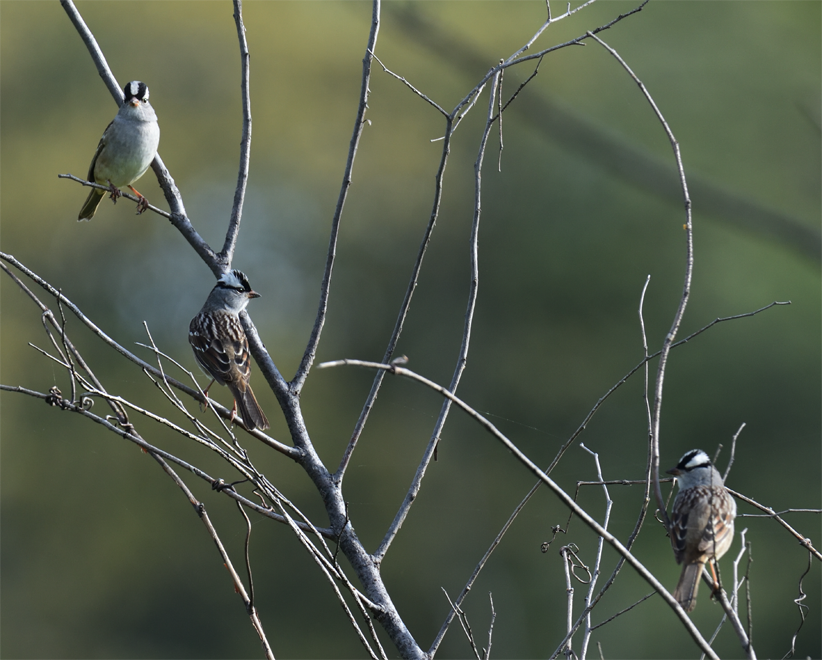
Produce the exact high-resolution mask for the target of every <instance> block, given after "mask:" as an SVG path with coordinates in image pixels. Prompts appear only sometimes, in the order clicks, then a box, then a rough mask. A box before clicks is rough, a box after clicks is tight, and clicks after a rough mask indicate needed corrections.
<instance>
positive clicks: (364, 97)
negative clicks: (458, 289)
mask: <svg viewBox="0 0 822 660" xmlns="http://www.w3.org/2000/svg"><path fill="white" fill-rule="evenodd" d="M373 2H374V4H373V9H372V12H371V32H370V34H369V36H368V45H367V46H366V49H365V56H364V57H363V60H362V85H361V86H360V104H359V107H358V108H357V118H356V119H355V121H354V132H353V134H352V135H351V142H350V143H349V146H348V159H347V161H346V163H345V172H344V174H343V180H342V185H341V186H340V194H339V197H338V198H337V207H336V209H335V210H334V217H333V219H332V220H331V237H330V239H329V241H328V254H327V256H326V260H325V272H324V273H323V280H322V284H321V285H320V302H319V306H318V308H317V317H316V319H315V321H314V327H313V328H312V329H311V337H310V338H309V340H308V345H307V346H306V347H305V353H304V354H303V359H302V360H301V361H300V366H299V367H298V368H297V373H296V374H295V375H294V379H293V380H292V381H291V387H292V389H293V391H294V392H295V393H297V394H299V392H300V391H301V390H302V388H303V385H304V384H305V379H306V378H307V377H308V372H309V370H310V369H311V365H312V364H313V362H314V357H315V356H316V354H317V346H318V345H319V343H320V336H321V335H322V330H323V325H325V317H326V314H327V313H328V295H329V292H330V290H331V271H332V270H333V268H334V259H335V257H336V254H337V239H338V237H339V232H340V221H341V220H342V213H343V208H344V207H345V200H346V199H347V198H348V191H349V189H350V188H351V177H352V175H353V172H354V159H355V158H356V156H357V148H358V147H359V144H360V138H361V137H362V132H363V128H364V127H365V124H366V119H365V112H366V110H368V96H369V94H370V92H371V90H370V89H369V83H370V81H371V63H372V60H373V59H374V54H373V53H374V49H375V48H376V46H377V35H378V34H379V31H380V10H381V0H373Z"/></svg>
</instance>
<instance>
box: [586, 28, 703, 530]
mask: <svg viewBox="0 0 822 660" xmlns="http://www.w3.org/2000/svg"><path fill="white" fill-rule="evenodd" d="M588 36H590V37H591V38H592V39H594V40H595V41H596V42H597V43H599V44H600V45H601V46H602V47H603V48H605V50H607V51H608V52H609V53H610V54H611V55H613V57H614V58H615V59H616V61H617V62H619V63H620V65H621V66H622V68H623V69H625V71H627V72H628V75H630V76H631V78H632V79H633V81H634V82H635V83H636V84H637V85H638V86H639V89H640V90H641V91H642V94H643V95H644V96H645V98H646V99H647V101H648V103H650V104H651V108H652V109H653V111H654V114H655V115H656V117H657V119H658V120H659V122H660V124H662V128H663V129H664V130H665V134H666V135H667V136H668V141H669V142H670V143H671V148H672V149H673V152H674V159H675V160H676V166H677V170H678V172H679V183H680V186H681V187H682V197H683V202H684V206H685V281H684V283H683V285H682V296H681V297H680V300H679V306H678V307H677V310H676V313H675V314H674V320H673V322H672V323H671V328H670V330H668V334H667V335H666V336H665V341H664V342H663V343H662V350H661V351H660V355H659V365H658V366H657V372H656V382H655V383H654V407H653V414H652V424H651V438H650V444H651V468H652V472H651V476H652V477H653V480H654V496H655V497H656V501H657V505H658V506H659V511H660V515H661V516H662V519H663V521H664V523H665V529H670V527H671V521H670V519H669V518H668V512H667V511H666V510H665V500H664V499H663V497H662V490H661V488H660V486H659V433H660V418H661V416H662V386H663V383H664V381H665V368H666V366H667V365H668V355H669V353H670V352H671V347H672V345H673V343H674V339H675V338H676V333H677V332H678V331H679V326H680V325H681V324H682V317H683V316H684V315H685V308H686V307H687V305H688V298H689V297H690V295H691V281H692V280H693V274H694V226H693V215H692V212H691V197H690V195H689V194H688V182H687V181H686V180H685V168H684V166H683V165H682V153H681V152H680V150H679V142H677V140H676V138H675V137H674V134H673V131H671V128H670V127H669V126H668V122H667V121H665V117H663V115H662V112H660V110H659V108H658V107H657V105H656V103H655V102H654V99H653V98H652V97H651V94H650V93H649V92H648V90H647V88H646V87H645V85H644V84H643V83H642V81H641V80H640V79H639V78H637V76H636V74H635V73H634V72H633V71H632V70H631V67H629V66H628V65H627V64H626V62H625V60H623V59H622V58H621V57H620V55H619V53H617V52H616V51H615V50H614V49H613V48H611V47H610V46H609V45H608V44H606V43H605V42H604V41H602V39H600V38H599V37H597V36H596V35H595V34H594V33H593V32H589V33H588Z"/></svg>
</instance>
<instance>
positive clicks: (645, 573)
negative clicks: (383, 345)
mask: <svg viewBox="0 0 822 660" xmlns="http://www.w3.org/2000/svg"><path fill="white" fill-rule="evenodd" d="M344 365H352V366H359V367H366V368H368V369H381V370H383V371H388V372H391V373H392V374H396V375H398V376H404V377H405V378H409V379H411V380H414V381H417V382H418V383H422V384H423V385H425V386H426V387H428V388H430V389H432V390H434V391H435V392H438V393H439V394H441V395H442V396H444V397H445V398H447V399H449V400H450V401H451V402H452V403H454V404H455V405H456V406H457V407H458V408H461V409H462V410H463V411H464V412H465V413H467V414H468V415H469V416H470V417H472V418H473V419H474V420H475V421H476V422H478V423H479V424H480V426H482V427H483V428H485V430H486V431H488V432H489V433H490V434H491V435H492V436H494V438H496V439H497V440H499V441H500V442H501V443H502V444H503V445H504V446H505V448H506V449H507V450H508V451H509V452H511V453H512V454H513V455H514V456H515V457H516V459H517V460H518V461H519V462H520V463H521V464H522V465H524V466H525V467H526V468H527V469H528V471H529V472H531V473H532V474H534V475H535V476H536V477H537V478H538V479H539V480H540V481H541V482H542V483H544V484H545V485H547V486H548V487H549V488H550V489H551V490H552V491H553V493H554V494H555V495H556V496H557V497H558V498H559V499H560V501H562V503H563V504H565V506H566V507H568V508H569V509H570V510H571V511H573V512H574V514H575V515H576V516H578V517H579V518H580V519H581V520H582V521H583V522H585V524H586V525H588V527H590V528H591V530H593V531H594V533H595V534H597V535H598V536H600V537H602V538H603V539H605V541H606V542H607V543H608V544H609V545H610V546H611V547H612V548H614V550H616V551H617V552H618V553H619V554H620V555H621V556H622V557H623V558H624V559H625V561H627V562H628V563H629V564H630V565H631V566H632V567H633V568H634V570H635V571H636V572H637V573H638V574H639V575H640V577H642V579H644V580H645V581H646V582H647V583H648V584H649V585H651V586H652V587H653V588H654V589H656V591H657V592H659V595H660V596H661V597H662V599H663V600H664V601H665V602H666V603H667V604H668V605H669V606H670V608H671V609H672V610H673V611H674V614H676V616H677V617H679V619H680V621H681V622H682V625H683V626H684V627H685V629H686V630H687V631H688V634H689V635H690V636H691V638H692V639H693V640H694V642H696V644H697V645H698V646H699V648H700V649H701V650H702V651H703V653H705V655H707V656H708V657H709V658H715V659H718V657H719V656H717V655H716V653H715V652H714V650H713V649H712V648H711V646H710V645H709V644H708V643H707V642H706V641H705V638H704V637H703V636H702V633H700V632H699V630H698V629H697V627H696V626H695V625H694V624H693V622H692V621H691V619H690V618H689V617H688V614H687V613H686V612H685V610H683V609H682V607H681V606H680V604H679V603H678V602H677V601H676V600H675V599H674V597H673V596H672V595H671V594H670V592H668V590H667V589H665V587H664V585H663V584H662V583H661V582H659V580H657V579H656V577H654V575H653V573H651V571H649V570H648V569H647V568H645V566H644V564H642V562H640V561H639V560H638V559H637V558H636V557H635V556H634V555H633V554H631V552H630V551H629V550H628V549H627V548H626V547H625V546H624V545H623V544H622V543H621V542H620V541H619V539H617V538H616V537H615V536H614V535H613V534H611V533H610V532H609V531H608V530H606V529H605V528H603V527H602V525H600V524H599V523H598V522H597V521H596V520H594V519H593V518H592V517H591V516H590V515H589V514H588V512H587V511H585V509H583V508H582V507H580V506H579V505H578V504H577V503H576V502H575V501H574V499H573V498H572V497H571V496H570V495H568V493H566V492H565V491H564V490H563V489H562V488H560V487H559V485H558V484H557V483H556V482H555V481H554V480H553V479H551V477H549V476H548V475H547V474H545V472H543V471H542V469H541V468H540V467H539V466H538V465H537V464H536V463H534V462H533V461H532V460H531V459H530V458H528V457H527V456H526V455H525V454H523V453H522V451H521V450H520V449H519V447H517V446H516V445H515V444H514V443H513V442H511V440H509V439H508V437H507V436H506V435H505V434H503V433H502V432H501V431H500V430H499V429H497V427H496V426H494V424H493V423H491V422H490V421H489V420H488V419H486V418H485V417H483V416H482V415H481V414H480V413H478V412H477V411H476V410H474V409H473V408H472V407H471V406H469V405H468V404H467V403H465V402H464V401H462V400H461V399H459V398H458V397H457V396H455V395H454V394H452V393H451V392H449V391H448V390H447V389H446V388H444V387H442V386H441V385H438V384H437V383H435V382H434V381H431V380H429V379H427V378H425V377H424V376H421V375H419V374H417V373H415V372H413V371H410V370H409V369H406V368H404V367H399V366H397V365H392V364H381V363H379V362H368V361H366V360H348V359H345V360H335V361H333V362H324V363H322V364H320V365H318V368H320V369H322V368H328V367H339V366H344Z"/></svg>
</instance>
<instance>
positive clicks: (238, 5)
mask: <svg viewBox="0 0 822 660" xmlns="http://www.w3.org/2000/svg"><path fill="white" fill-rule="evenodd" d="M234 23H235V25H236V26H237V40H238V41H239V45H240V89H241V90H242V113H243V133H242V138H241V140H240V165H239V167H238V169H237V187H236V188H235V190H234V203H233V204H232V206H231V217H230V218H229V221H228V229H227V230H226V235H225V242H224V243H223V249H222V250H221V251H220V254H219V255H218V257H219V259H220V261H221V262H222V263H223V264H225V266H226V268H230V267H231V262H232V261H233V259H234V248H235V247H236V245H237V238H238V237H239V235H240V220H241V219H242V217H243V200H245V190H246V186H247V185H248V168H249V163H250V160H251V91H250V86H249V64H250V62H249V60H250V56H249V52H248V40H247V39H246V34H245V32H246V30H245V25H244V24H243V2H242V0H234Z"/></svg>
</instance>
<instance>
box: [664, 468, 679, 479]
mask: <svg viewBox="0 0 822 660" xmlns="http://www.w3.org/2000/svg"><path fill="white" fill-rule="evenodd" d="M665 474H672V475H674V476H675V477H676V476H678V475H679V474H680V472H679V470H677V469H676V468H671V469H670V470H665Z"/></svg>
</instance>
